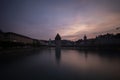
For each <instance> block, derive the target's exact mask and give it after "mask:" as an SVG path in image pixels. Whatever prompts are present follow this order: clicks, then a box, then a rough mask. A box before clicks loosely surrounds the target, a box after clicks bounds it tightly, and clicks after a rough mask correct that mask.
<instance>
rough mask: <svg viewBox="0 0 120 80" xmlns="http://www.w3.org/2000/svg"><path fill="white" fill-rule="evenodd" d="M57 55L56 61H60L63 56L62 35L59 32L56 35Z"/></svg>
mask: <svg viewBox="0 0 120 80" xmlns="http://www.w3.org/2000/svg"><path fill="white" fill-rule="evenodd" d="M55 46H56V48H55V56H56V61H57V63H59V62H60V58H61V37H60V35H59V34H57V35H56V37H55Z"/></svg>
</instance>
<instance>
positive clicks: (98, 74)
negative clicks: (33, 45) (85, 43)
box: [0, 48, 120, 80]
mask: <svg viewBox="0 0 120 80" xmlns="http://www.w3.org/2000/svg"><path fill="white" fill-rule="evenodd" d="M0 80H120V53H119V52H117V51H88V50H76V49H72V48H63V49H61V51H59V52H57V51H56V50H55V49H54V48H46V49H45V48H41V49H31V50H21V51H20V50H18V51H13V52H12V51H11V52H7V53H2V54H0Z"/></svg>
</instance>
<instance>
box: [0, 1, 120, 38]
mask: <svg viewBox="0 0 120 80" xmlns="http://www.w3.org/2000/svg"><path fill="white" fill-rule="evenodd" d="M119 3H120V1H119V0H57V1H56V0H17V1H16V0H1V1H0V5H1V6H0V11H1V13H0V29H1V30H3V31H5V32H15V33H19V34H23V35H26V36H29V37H32V38H36V39H45V40H48V39H49V38H51V39H54V36H55V35H56V34H57V33H59V34H60V35H61V36H62V37H63V39H69V40H77V39H80V38H83V36H84V34H86V35H87V36H88V37H90V38H91V37H95V36H96V35H97V33H99V34H101V33H102V32H104V31H107V30H112V29H116V28H117V27H119V25H120V5H119ZM115 32H116V31H115ZM115 32H114V33H115Z"/></svg>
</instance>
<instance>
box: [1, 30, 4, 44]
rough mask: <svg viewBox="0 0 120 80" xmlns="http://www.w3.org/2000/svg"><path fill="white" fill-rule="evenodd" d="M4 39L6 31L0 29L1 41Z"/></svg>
mask: <svg viewBox="0 0 120 80" xmlns="http://www.w3.org/2000/svg"><path fill="white" fill-rule="evenodd" d="M3 40H4V33H3V32H2V30H0V42H1V41H3Z"/></svg>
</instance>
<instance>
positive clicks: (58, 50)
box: [55, 48, 61, 64]
mask: <svg viewBox="0 0 120 80" xmlns="http://www.w3.org/2000/svg"><path fill="white" fill-rule="evenodd" d="M55 57H56V62H57V63H58V64H59V63H60V58H61V49H60V48H55Z"/></svg>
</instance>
